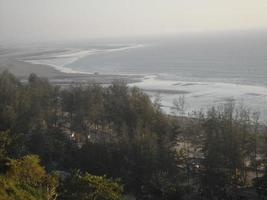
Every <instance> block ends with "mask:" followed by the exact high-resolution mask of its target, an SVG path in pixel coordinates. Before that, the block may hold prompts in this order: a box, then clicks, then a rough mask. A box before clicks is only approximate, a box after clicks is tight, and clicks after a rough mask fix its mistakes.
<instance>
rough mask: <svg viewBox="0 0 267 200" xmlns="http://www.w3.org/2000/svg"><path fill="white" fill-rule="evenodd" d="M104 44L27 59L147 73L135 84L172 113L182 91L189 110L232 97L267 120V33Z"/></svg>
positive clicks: (66, 67) (69, 67) (70, 67)
mask: <svg viewBox="0 0 267 200" xmlns="http://www.w3.org/2000/svg"><path fill="white" fill-rule="evenodd" d="M105 45H106V46H105ZM105 45H103V44H102V46H101V48H98V47H97V46H94V47H90V45H88V46H83V47H82V48H80V49H79V50H77V48H76V50H75V51H74V52H75V53H76V54H77V55H75V53H73V51H72V52H68V54H67V53H65V56H62V55H57V56H55V57H54V59H50V58H49V57H47V58H45V57H43V58H42V59H41V58H39V59H28V61H31V62H33V63H42V64H48V65H51V66H52V65H53V66H54V67H56V66H57V67H58V68H57V69H59V70H61V71H65V72H72V73H73V72H82V73H96V72H97V73H99V74H127V75H129V74H133V75H136V74H138V75H143V77H144V78H143V79H142V81H141V82H139V83H134V84H130V86H138V87H140V88H142V89H144V91H146V92H147V93H148V94H149V95H150V96H151V98H152V99H155V98H156V97H157V98H158V97H160V99H161V103H162V108H163V109H164V111H166V112H167V113H171V112H172V107H173V100H174V99H177V98H179V96H181V95H183V96H184V98H185V100H186V111H187V112H191V111H193V110H200V109H206V108H208V107H210V106H211V105H215V106H216V105H220V104H223V103H225V102H227V101H228V100H229V99H231V100H233V101H235V103H236V104H237V105H240V104H242V105H244V106H246V107H248V108H250V109H251V111H252V112H254V111H255V112H258V111H259V112H260V113H261V117H262V119H263V120H266V121H267V36H265V35H264V34H261V35H257V34H256V35H232V36H229V35H228V36H214V35H213V36H203V37H182V38H169V39H164V40H162V39H158V40H157V39H154V40H148V41H146V40H143V41H142V42H140V43H134V44H133V43H127V42H124V43H120V45H119V46H116V45H113V46H112V45H110V44H108V43H107V44H105ZM77 52H78V53H77ZM79 52H80V53H79ZM55 58H56V59H55ZM66 58H68V59H66ZM59 61H60V62H59Z"/></svg>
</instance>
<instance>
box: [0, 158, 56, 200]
mask: <svg viewBox="0 0 267 200" xmlns="http://www.w3.org/2000/svg"><path fill="white" fill-rule="evenodd" d="M7 165H8V169H7V171H6V173H5V174H3V175H1V176H0V199H7V200H9V199H10V200H42V199H44V200H54V199H56V197H57V193H56V188H57V186H58V180H57V179H58V178H57V175H56V174H54V173H51V174H47V173H46V172H45V170H44V168H43V167H42V166H41V165H40V164H39V158H38V157H37V156H34V155H29V156H25V157H22V158H21V159H19V160H10V161H9V163H7Z"/></svg>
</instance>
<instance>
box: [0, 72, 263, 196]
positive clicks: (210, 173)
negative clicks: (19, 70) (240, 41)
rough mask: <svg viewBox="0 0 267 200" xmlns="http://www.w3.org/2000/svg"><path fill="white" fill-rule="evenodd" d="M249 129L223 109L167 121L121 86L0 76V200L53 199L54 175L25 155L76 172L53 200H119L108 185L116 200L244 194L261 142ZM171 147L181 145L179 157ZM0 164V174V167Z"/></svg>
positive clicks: (253, 125) (245, 114)
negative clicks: (55, 83)
mask: <svg viewBox="0 0 267 200" xmlns="http://www.w3.org/2000/svg"><path fill="white" fill-rule="evenodd" d="M178 104H179V105H178ZM181 104H185V102H184V99H182V100H179V102H178V103H177V102H176V105H175V106H176V108H177V107H179V108H177V110H178V111H179V113H180V111H181V110H183V109H181V107H184V105H182V106H181ZM182 114H185V113H184V112H183V113H182ZM259 127H260V126H259V124H258V122H257V120H254V119H252V118H251V113H249V111H248V110H246V109H244V108H238V109H236V108H235V107H234V105H233V104H232V103H231V104H228V105H226V106H224V107H222V108H213V109H211V110H209V111H208V112H207V113H200V114H199V115H197V116H195V117H194V118H186V117H182V118H176V117H174V116H167V115H165V114H163V113H162V111H161V108H160V104H159V102H157V101H156V102H154V103H152V102H151V100H150V98H149V97H148V96H147V95H146V94H144V93H143V92H142V91H141V90H140V89H138V88H128V87H127V84H126V83H125V82H122V81H116V82H114V83H113V84H111V85H109V86H107V87H104V86H101V85H99V84H95V83H88V84H74V85H71V86H69V87H68V88H65V89H64V88H58V87H56V86H53V85H51V84H50V83H49V82H48V80H46V79H43V78H39V77H37V76H36V75H34V74H31V75H30V77H29V79H28V82H26V83H23V84H22V83H20V81H18V80H17V79H16V78H15V77H14V76H13V75H12V74H10V73H9V72H7V71H5V72H3V73H0V172H1V173H2V175H1V176H0V185H1V187H0V200H1V198H2V199H7V200H9V199H12V200H13V199H18V200H20V199H33V200H35V199H54V198H55V197H56V196H57V195H56V194H57V192H56V188H57V178H56V176H55V174H53V173H51V174H47V173H46V172H45V170H44V168H43V167H42V166H40V164H39V161H40V160H39V158H37V157H35V156H25V155H28V154H37V155H38V156H40V159H41V161H42V164H43V165H44V166H45V167H46V169H48V170H49V171H50V170H59V171H63V172H64V173H68V172H70V171H72V170H73V169H79V170H81V173H78V174H74V175H72V176H70V177H68V178H67V179H66V180H65V181H63V182H64V183H62V185H61V187H60V192H61V193H60V199H62V200H64V199H75V198H76V197H77V198H78V199H121V193H122V185H121V183H120V182H118V181H117V180H116V179H113V178H117V177H119V178H120V179H121V181H122V182H123V184H124V187H123V188H124V192H125V193H127V194H132V195H134V196H135V197H136V198H137V199H166V200H167V199H168V200H169V199H182V198H183V197H185V196H187V197H188V198H189V199H190V197H192V196H196V197H200V196H202V197H203V196H205V197H206V198H210V199H212V198H222V199H223V198H226V197H225V195H226V194H225V193H226V192H225V191H228V192H227V193H228V195H229V194H232V193H233V191H237V190H238V189H239V188H242V187H248V186H250V184H251V182H249V181H248V180H247V173H248V170H252V171H255V172H256V174H257V184H255V185H257V186H256V187H258V188H260V187H261V186H259V184H260V179H259V177H258V175H259V174H260V173H259V172H258V169H259V168H260V165H263V163H264V161H263V160H259V157H264V156H263V153H262V152H259V150H261V149H263V148H265V147H266V145H265V144H266V142H265V141H263V140H261V139H259V134H263V132H264V131H262V130H263V128H262V127H261V128H259ZM181 144H190V145H189V148H187V147H185V146H186V145H184V147H183V148H180V149H179V148H178V146H179V145H181ZM191 148H192V149H197V150H196V151H197V153H191V152H190V151H192V149H191ZM191 154H192V155H191ZM7 159H10V161H9V162H8V163H9V165H8V166H6V165H3V164H5V163H6V160H7ZM84 172H90V173H92V174H95V175H97V176H93V175H90V174H87V173H84ZM104 174H106V175H107V176H103V175H104ZM107 177H113V178H112V179H110V178H107ZM264 183H265V182H264ZM263 185H264V184H263ZM229 191H231V192H229ZM74 197H75V198H74ZM229 198H230V197H229ZM196 199H197V198H196Z"/></svg>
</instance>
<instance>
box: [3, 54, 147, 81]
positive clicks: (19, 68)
mask: <svg viewBox="0 0 267 200" xmlns="http://www.w3.org/2000/svg"><path fill="white" fill-rule="evenodd" d="M4 70H8V71H10V72H11V73H13V74H14V75H15V76H16V77H18V78H19V79H20V80H22V81H25V80H27V79H28V77H29V75H30V74H31V73H34V74H36V75H38V76H40V77H42V78H47V79H48V80H49V81H50V82H51V83H52V84H56V85H69V84H71V83H87V82H95V83H99V84H110V83H112V82H113V81H115V80H122V81H125V82H127V83H136V82H140V81H141V79H142V78H143V77H142V76H137V75H136V76H133V75H109V74H89V73H88V74H84V73H65V72H62V71H60V70H58V69H55V68H54V67H52V66H50V65H45V64H34V63H30V62H26V61H23V60H21V59H20V58H19V56H16V55H7V56H5V55H2V56H1V55H0V72H2V71H4Z"/></svg>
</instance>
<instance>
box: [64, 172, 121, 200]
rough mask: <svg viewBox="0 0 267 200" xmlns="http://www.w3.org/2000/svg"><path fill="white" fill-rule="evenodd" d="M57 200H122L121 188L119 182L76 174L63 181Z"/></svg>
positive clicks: (86, 174) (103, 177) (101, 177)
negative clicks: (61, 190)
mask: <svg viewBox="0 0 267 200" xmlns="http://www.w3.org/2000/svg"><path fill="white" fill-rule="evenodd" d="M63 190H64V191H63V192H62V194H61V196H59V199H64V200H68V199H69V200H72V199H80V200H122V199H123V198H122V192H123V186H122V185H121V183H120V181H119V180H113V179H108V178H107V177H106V176H93V175H91V174H89V173H85V174H82V173H79V172H76V173H74V174H72V175H71V176H70V177H68V178H67V179H66V180H65V181H64V186H63Z"/></svg>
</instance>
